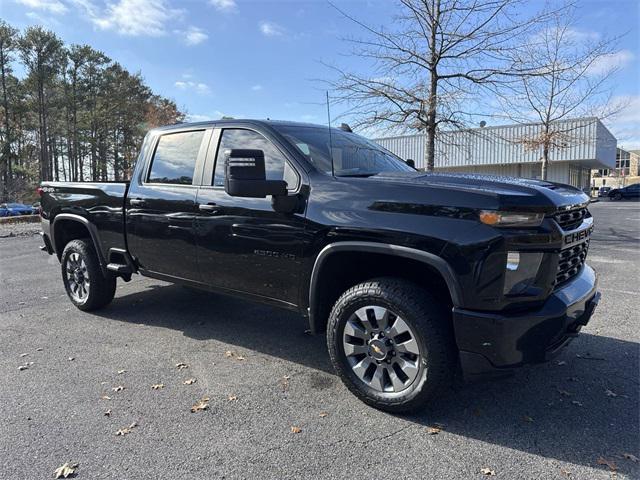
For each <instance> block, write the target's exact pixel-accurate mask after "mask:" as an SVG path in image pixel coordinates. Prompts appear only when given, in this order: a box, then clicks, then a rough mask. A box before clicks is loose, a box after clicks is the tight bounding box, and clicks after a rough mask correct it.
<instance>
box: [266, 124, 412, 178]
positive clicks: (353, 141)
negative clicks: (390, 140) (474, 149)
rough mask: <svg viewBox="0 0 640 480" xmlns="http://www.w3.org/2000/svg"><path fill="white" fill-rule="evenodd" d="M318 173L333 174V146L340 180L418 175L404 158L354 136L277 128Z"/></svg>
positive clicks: (302, 129)
mask: <svg viewBox="0 0 640 480" xmlns="http://www.w3.org/2000/svg"><path fill="white" fill-rule="evenodd" d="M275 128H276V129H277V130H278V131H279V132H280V133H281V134H282V135H284V137H285V138H286V139H287V140H289V141H290V142H291V143H292V144H293V145H295V146H296V148H297V149H298V150H299V151H300V153H302V154H303V155H304V156H305V157H306V158H307V160H309V161H310V162H311V163H312V164H313V165H314V166H315V167H316V168H317V169H318V170H320V171H321V172H324V173H328V174H331V154H330V152H329V144H330V143H331V146H332V147H333V148H332V153H333V162H334V171H335V174H336V176H339V177H350V176H353V177H361V176H362V177H368V176H371V175H376V174H378V173H381V172H414V171H415V170H414V169H413V168H411V167H410V166H408V165H407V164H406V163H404V162H403V161H402V160H401V159H400V158H398V157H396V156H395V155H394V154H392V153H391V152H389V151H387V150H385V149H384V148H382V147H381V146H380V145H378V144H376V143H374V142H372V141H370V140H367V139H366V138H364V137H361V136H359V135H356V134H354V133H348V132H344V131H341V130H334V129H332V130H331V139H329V129H328V128H322V127H304V126H286V125H283V126H277V127H275Z"/></svg>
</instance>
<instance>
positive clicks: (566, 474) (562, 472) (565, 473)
mask: <svg viewBox="0 0 640 480" xmlns="http://www.w3.org/2000/svg"><path fill="white" fill-rule="evenodd" d="M560 473H561V474H563V475H564V476H565V477H570V476H571V475H573V474H572V473H571V472H570V471H569V470H567V469H565V468H561V469H560Z"/></svg>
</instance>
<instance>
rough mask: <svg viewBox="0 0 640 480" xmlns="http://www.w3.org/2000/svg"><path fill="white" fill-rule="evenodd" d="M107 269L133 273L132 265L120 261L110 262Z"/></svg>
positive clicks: (128, 273)
mask: <svg viewBox="0 0 640 480" xmlns="http://www.w3.org/2000/svg"><path fill="white" fill-rule="evenodd" d="M107 270H109V271H110V272H115V273H117V274H119V275H131V274H132V273H133V272H132V271H131V267H130V266H129V265H122V264H120V263H110V264H108V265H107Z"/></svg>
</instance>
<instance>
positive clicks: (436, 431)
mask: <svg viewBox="0 0 640 480" xmlns="http://www.w3.org/2000/svg"><path fill="white" fill-rule="evenodd" d="M441 431H442V429H441V428H439V427H427V433H428V434H429V435H437V434H439V433H440V432H441Z"/></svg>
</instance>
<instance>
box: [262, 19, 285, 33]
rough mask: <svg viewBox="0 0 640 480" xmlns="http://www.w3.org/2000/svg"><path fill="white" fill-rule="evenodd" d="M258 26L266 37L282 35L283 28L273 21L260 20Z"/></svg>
mask: <svg viewBox="0 0 640 480" xmlns="http://www.w3.org/2000/svg"><path fill="white" fill-rule="evenodd" d="M258 26H259V27H260V31H261V32H262V34H263V35H264V36H266V37H280V36H282V35H284V28H282V27H281V26H280V25H278V24H277V23H274V22H268V21H266V20H263V21H261V22H260V23H259V24H258Z"/></svg>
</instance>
